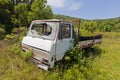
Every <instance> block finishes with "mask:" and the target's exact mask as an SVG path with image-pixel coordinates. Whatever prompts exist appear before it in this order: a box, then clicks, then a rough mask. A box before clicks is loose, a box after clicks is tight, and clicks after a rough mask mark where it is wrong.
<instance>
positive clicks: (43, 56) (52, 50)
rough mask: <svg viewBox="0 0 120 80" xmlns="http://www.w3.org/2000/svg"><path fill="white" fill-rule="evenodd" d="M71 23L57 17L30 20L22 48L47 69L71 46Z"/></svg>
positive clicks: (72, 32) (39, 65)
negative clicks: (30, 52) (30, 51)
mask: <svg viewBox="0 0 120 80" xmlns="http://www.w3.org/2000/svg"><path fill="white" fill-rule="evenodd" d="M73 35H74V28H73V25H72V23H69V22H63V21H60V20H57V19H52V20H35V21H32V23H31V25H30V28H29V31H28V34H27V36H25V37H24V38H23V40H22V50H23V51H29V50H32V52H33V61H34V62H35V63H36V64H37V65H38V67H40V68H42V69H44V70H47V69H48V68H53V67H54V63H55V62H56V61H59V60H61V59H62V58H63V57H64V55H65V52H66V51H67V50H69V49H70V48H73V41H74V37H73Z"/></svg>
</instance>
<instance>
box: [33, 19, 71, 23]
mask: <svg viewBox="0 0 120 80" xmlns="http://www.w3.org/2000/svg"><path fill="white" fill-rule="evenodd" d="M32 22H67V23H71V21H63V20H59V19H46V20H33V21H32Z"/></svg>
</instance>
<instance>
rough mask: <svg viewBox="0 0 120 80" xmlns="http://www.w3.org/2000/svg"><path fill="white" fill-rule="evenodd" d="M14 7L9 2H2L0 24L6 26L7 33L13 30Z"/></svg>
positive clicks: (1, 0) (0, 1) (3, 0)
mask: <svg viewBox="0 0 120 80" xmlns="http://www.w3.org/2000/svg"><path fill="white" fill-rule="evenodd" d="M12 12H13V5H12V3H11V2H10V1H9V0H0V24H2V25H4V27H5V28H4V29H5V31H6V33H10V32H11V30H12V28H13V27H12V23H11V16H12Z"/></svg>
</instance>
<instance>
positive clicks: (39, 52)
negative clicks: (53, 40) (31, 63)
mask: <svg viewBox="0 0 120 80" xmlns="http://www.w3.org/2000/svg"><path fill="white" fill-rule="evenodd" d="M34 57H40V58H46V59H48V58H49V55H48V54H46V53H44V52H42V51H38V50H34Z"/></svg>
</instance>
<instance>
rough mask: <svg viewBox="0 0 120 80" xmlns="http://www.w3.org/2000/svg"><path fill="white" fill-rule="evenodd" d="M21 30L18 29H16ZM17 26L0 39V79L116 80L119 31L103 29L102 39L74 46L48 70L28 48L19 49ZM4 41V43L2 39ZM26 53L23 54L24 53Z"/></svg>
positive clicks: (119, 69) (119, 61)
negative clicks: (86, 45) (90, 45)
mask: <svg viewBox="0 0 120 80" xmlns="http://www.w3.org/2000/svg"><path fill="white" fill-rule="evenodd" d="M20 30H21V29H20ZM16 32H18V31H17V30H14V33H13V34H12V35H9V36H13V35H17V36H16V37H17V40H15V41H14V42H12V43H11V41H10V39H9V38H12V40H14V39H16V37H9V36H8V37H7V38H6V40H5V41H2V42H0V44H1V46H0V80H119V79H120V58H119V56H120V45H119V44H120V36H119V35H120V33H117V34H116V33H103V42H102V44H100V45H99V44H98V45H96V46H94V47H93V48H90V49H86V50H80V49H78V48H77V47H74V48H73V49H71V50H70V51H68V52H67V53H66V56H65V58H64V60H63V61H59V62H57V63H56V64H55V67H54V68H53V69H51V70H49V71H44V70H42V69H39V68H38V67H37V66H36V65H34V64H33V63H32V59H31V52H29V53H25V52H22V51H21V47H20V42H21V40H22V37H23V35H24V34H25V33H22V32H21V33H22V34H20V35H19V33H16ZM3 42H4V43H3ZM24 54H26V55H24Z"/></svg>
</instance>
